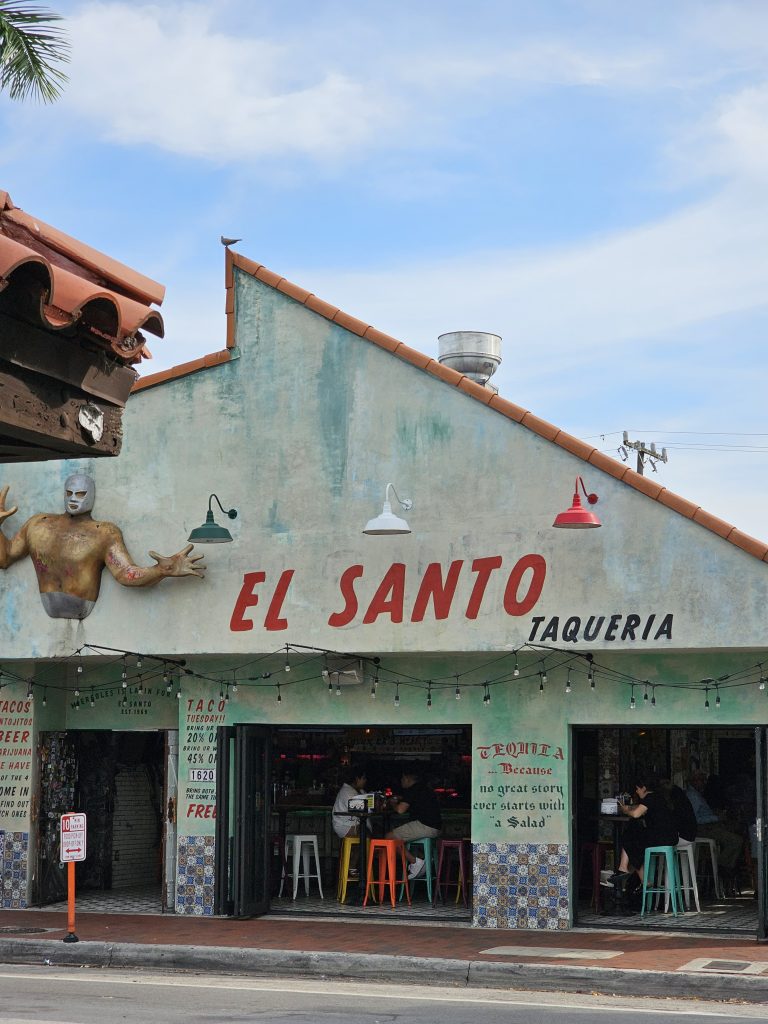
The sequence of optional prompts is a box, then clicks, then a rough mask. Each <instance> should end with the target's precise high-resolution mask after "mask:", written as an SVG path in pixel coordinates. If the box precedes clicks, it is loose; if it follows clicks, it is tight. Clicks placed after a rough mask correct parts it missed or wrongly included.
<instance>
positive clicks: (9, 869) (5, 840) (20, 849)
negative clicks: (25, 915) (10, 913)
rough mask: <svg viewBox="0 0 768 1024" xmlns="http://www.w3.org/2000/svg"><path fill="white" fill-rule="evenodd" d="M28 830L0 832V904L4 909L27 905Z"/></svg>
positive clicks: (22, 908)
mask: <svg viewBox="0 0 768 1024" xmlns="http://www.w3.org/2000/svg"><path fill="white" fill-rule="evenodd" d="M28 855H29V832H0V857H2V879H3V895H2V902H1V903H0V905H1V906H2V907H3V908H4V909H5V910H24V909H26V907H27V859H28Z"/></svg>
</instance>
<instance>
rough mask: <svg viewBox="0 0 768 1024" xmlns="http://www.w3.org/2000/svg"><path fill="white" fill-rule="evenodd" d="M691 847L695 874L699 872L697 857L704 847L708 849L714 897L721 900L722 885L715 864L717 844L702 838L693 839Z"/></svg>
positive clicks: (712, 840)
mask: <svg viewBox="0 0 768 1024" xmlns="http://www.w3.org/2000/svg"><path fill="white" fill-rule="evenodd" d="M693 846H694V850H695V854H696V855H695V858H694V859H695V864H696V873H697V874H698V871H699V857H700V855H701V851H702V848H703V847H705V846H707V847H709V856H710V858H711V859H712V878H713V880H714V883H715V896H716V897H717V899H719V900H721V899H723V895H724V893H723V883H722V882H721V881H720V870H719V868H718V864H717V843H716V842H715V840H714V839H704V838H703V837H702V838H699V839H694V841H693Z"/></svg>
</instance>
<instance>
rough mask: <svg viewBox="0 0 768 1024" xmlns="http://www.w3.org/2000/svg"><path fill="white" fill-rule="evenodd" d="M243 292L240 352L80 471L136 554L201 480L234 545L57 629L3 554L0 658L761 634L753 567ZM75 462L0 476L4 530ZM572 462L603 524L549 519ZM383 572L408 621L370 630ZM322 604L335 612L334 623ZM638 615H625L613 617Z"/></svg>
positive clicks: (468, 404)
mask: <svg viewBox="0 0 768 1024" xmlns="http://www.w3.org/2000/svg"><path fill="white" fill-rule="evenodd" d="M236 283H237V289H236V310H237V339H238V343H239V358H238V359H236V360H234V361H233V362H231V363H229V364H225V365H222V366H219V367H217V368H215V369H212V370H208V371H204V372H202V373H199V374H196V375H193V376H189V377H186V378H182V379H180V380H177V381H173V382H171V383H167V384H164V385H161V386H159V387H156V388H154V389H150V390H149V391H146V392H141V393H139V394H138V395H137V396H136V397H134V398H133V399H131V401H130V403H129V408H128V410H127V414H126V421H125V428H126V442H125V445H124V449H123V454H122V455H121V456H120V458H119V459H118V460H115V461H112V462H110V461H107V460H100V461H99V462H98V463H95V464H93V465H90V466H89V465H88V464H83V463H78V464H77V465H78V467H79V468H84V469H87V470H89V471H91V472H92V474H93V475H94V477H95V479H96V481H97V488H98V497H97V505H96V516H97V517H99V518H104V519H111V520H114V521H115V522H117V523H118V524H119V525H120V526H121V527H122V529H123V531H124V534H125V538H126V541H127V543H128V546H129V549H130V550H131V552H132V554H133V555H134V556H135V558H136V560H137V561H140V562H143V563H144V564H147V563H148V562H149V559H148V556H147V551H148V549H149V548H153V549H155V550H159V551H161V552H163V553H170V552H173V551H176V550H178V549H179V548H180V547H181V546H183V544H184V542H185V538H186V536H187V534H188V532H189V530H190V529H192V528H193V527H195V526H197V525H199V524H200V522H202V520H203V518H204V513H205V509H206V501H207V497H208V494H209V493H210V492H211V491H215V492H216V493H218V494H219V495H220V497H221V498H222V500H223V502H224V503H225V505H227V506H229V505H234V506H235V507H236V508H237V509H238V511H239V518H238V519H237V520H236V521H235V522H234V523H229V522H228V523H227V525H228V526H229V527H230V529H231V530H232V533H233V535H234V537H235V543H233V544H231V545H221V546H215V547H212V546H209V547H208V548H207V549H206V551H205V555H206V559H207V562H208V565H209V573H208V578H207V579H206V580H205V582H200V581H198V580H195V579H189V580H181V581H167V582H164V583H162V584H161V585H160V586H158V587H157V588H156V589H154V590H152V591H141V590H137V589H125V588H121V587H119V586H118V585H117V584H116V583H115V582H114V581H113V580H112V579H111V578H109V577H108V574H107V573H105V576H104V581H103V587H102V595H101V598H100V599H99V602H98V604H97V606H96V608H95V609H94V611H93V613H92V614H91V616H90V617H89V618H88V619H87V620H85V621H84V622H83V623H81V624H78V623H72V622H66V621H55V620H51V619H49V618H48V617H47V616H46V615H45V613H44V611H43V610H42V608H41V606H40V602H39V598H38V595H37V585H36V580H35V577H34V572H33V568H32V565H31V563H30V562H29V561H28V560H27V561H26V562H25V563H23V564H19V565H16V566H14V567H13V568H12V569H11V570H10V571H9V572H8V573H7V575H6V577H5V580H4V584H5V591H4V592H5V597H6V600H5V615H4V617H3V622H2V640H3V651H4V654H5V656H7V657H10V658H20V657H30V656H40V657H49V656H60V655H66V654H69V653H71V652H72V651H73V650H74V649H76V648H78V647H80V646H82V644H83V643H85V642H93V643H100V644H105V645H109V646H115V647H129V648H133V649H147V650H155V651H163V652H165V653H174V652H192V651H197V652H217V651H218V652H233V653H235V652H243V653H245V652H250V651H253V650H271V649H275V648H276V647H278V646H279V645H280V644H281V643H285V642H294V643H308V644H314V645H317V646H322V647H327V648H332V649H353V650H364V651H377V650H393V651H396V650H401V651H419V650H433V651H439V650H456V651H461V650H464V651H476V650H492V649H500V648H507V649H511V648H512V647H518V646H520V645H521V644H523V643H524V642H525V641H527V640H529V639H530V638H532V637H534V638H535V639H536V640H537V641H538V640H541V639H542V638H543V640H544V642H545V643H548V644H550V645H553V646H557V645H558V644H561V643H562V642H563V636H562V630H563V626H564V624H565V622H566V620H570V623H571V624H570V631H571V633H572V634H573V635H574V636H576V637H578V639H577V641H576V644H575V646H578V647H581V648H582V649H589V650H598V649H601V648H606V649H619V648H627V649H636V648H643V647H644V648H653V647H659V646H661V647H663V648H671V649H688V648H717V647H721V648H734V647H758V646H760V645H762V643H763V642H764V635H765V634H764V626H763V617H764V616H763V609H764V607H765V604H766V597H767V596H768V595H767V594H766V581H767V580H768V569H767V568H766V566H765V565H764V564H762V563H760V562H758V561H757V560H755V559H754V558H752V557H751V556H749V555H747V554H745V553H744V552H742V551H740V550H738V549H736V548H734V547H733V546H732V545H730V544H728V543H727V542H725V541H723V540H721V539H719V538H718V537H716V536H715V535H713V534H712V533H711V532H709V531H707V530H706V529H703V528H702V527H699V526H697V525H696V524H694V523H692V522H690V521H688V520H686V519H684V518H683V517H681V516H679V515H677V514H675V513H674V512H671V511H670V510H669V509H666V508H664V507H662V506H660V505H659V504H657V503H656V502H654V501H652V500H650V499H648V498H646V497H645V496H643V495H642V494H639V493H638V492H636V491H635V490H633V489H632V488H630V487H628V486H626V485H623V484H621V483H619V482H617V481H615V480H614V479H613V478H610V477H608V476H605V475H603V474H601V473H600V472H599V471H597V470H595V469H593V468H591V467H588V466H585V465H584V464H583V463H582V462H581V461H580V460H578V459H576V458H575V457H573V456H571V455H569V454H568V453H567V452H565V451H563V450H562V449H560V448H558V447H556V446H554V445H552V444H550V443H548V442H546V441H544V440H543V439H542V438H540V437H538V436H537V435H534V434H533V433H531V432H530V431H528V430H526V429H525V428H524V427H520V426H519V425H517V424H515V423H513V422H511V421H509V420H507V419H506V418H505V417H503V416H501V415H500V414H498V413H495V412H493V411H492V410H489V409H487V408H485V407H484V406H482V405H481V404H480V403H478V402H476V401H475V400H473V399H472V398H471V397H469V396H467V395H465V394H463V393H460V392H457V391H456V389H454V388H452V387H450V386H449V385H446V384H443V383H442V382H440V381H438V380H436V379H434V378H432V377H431V376H429V375H428V374H425V373H423V372H422V371H420V370H418V369H416V368H414V367H412V366H410V365H409V364H407V363H405V362H403V361H402V360H398V359H397V358H396V357H393V356H391V355H390V354H388V353H387V352H385V351H383V350H381V349H379V348H378V347H377V346H375V345H373V344H371V343H369V342H366V341H364V340H361V339H359V338H357V337H355V336H353V335H350V334H349V333H348V332H346V331H345V330H344V329H343V328H341V327H339V326H336V325H333V324H331V323H329V322H328V321H326V320H324V319H323V318H321V317H318V316H317V315H315V314H313V313H311V312H309V311H308V310H306V309H304V308H303V307H301V306H300V305H298V304H297V303H295V302H294V301H293V300H291V299H289V298H287V297H286V296H284V295H282V294H281V293H278V292H276V291H274V290H273V289H271V288H269V287H267V286H265V285H263V284H261V283H260V282H258V281H256V280H254V279H253V278H251V277H249V276H248V275H245V274H243V273H241V272H237V278H236ZM511 397H518V396H511ZM72 468H73V464H67V463H51V464H47V465H46V464H43V465H33V466H7V467H4V472H3V479H4V481H5V482H7V483H9V484H10V487H11V494H10V498H11V500H12V501H13V502H15V503H18V504H19V506H20V509H19V513H18V515H17V516H16V517H14V519H12V520H11V521H10V522H9V523H7V524H6V526H5V530H6V532H9V531H10V530H11V529H12V528H13V527H14V526H15V525H20V523H21V522H23V520H24V519H26V518H27V517H28V516H29V515H31V514H32V513H33V512H36V511H41V510H53V511H58V510H59V509H60V508H61V496H62V485H63V480H64V478H65V477H66V475H67V473H68V472H70V471H71V470H72ZM578 473H584V475H585V478H586V481H587V485H588V487H589V488H590V489H591V490H595V491H597V492H598V494H599V496H600V502H599V504H598V505H597V506H596V511H597V512H598V513H599V515H600V518H601V519H602V522H603V527H602V529H600V530H592V531H559V530H554V529H552V521H553V519H554V516H555V515H556V513H557V512H559V511H561V510H562V509H563V508H565V507H566V506H567V505H568V504H569V502H570V496H571V493H572V489H573V481H574V479H575V477H576V474H578ZM388 481H393V482H394V483H395V485H396V487H397V488H398V490H399V492H400V493H403V494H407V495H408V496H410V497H412V498H413V500H414V502H415V504H414V508H413V510H412V511H411V512H410V513H409V514H408V519H409V521H410V524H411V528H412V531H413V532H412V534H411V535H410V536H408V537H404V538H399V537H380V538H371V537H365V536H363V535H362V533H361V530H362V527H363V524H364V523H365V522H366V520H367V519H368V518H370V517H371V516H373V515H375V514H376V513H377V512H378V511H380V509H381V503H382V499H383V496H384V488H385V485H386V483H387V482H388ZM220 518H221V517H220ZM527 555H536V556H540V558H541V559H542V560H543V563H539V564H540V565H542V564H543V566H544V567H545V579H544V582H543V588H542V590H541V595H540V597H539V598H538V600H537V601H536V602H535V604H534V606H533V607H532V608H526V610H525V611H524V612H523V613H522V614H519V613H518V609H515V608H514V601H515V599H516V598H517V599H518V600H522V599H523V598H524V596H525V594H526V592H527V589H528V585H529V583H530V582H531V573H530V571H528V572H527V573H525V574H523V575H522V577H521V579H520V580H519V581H518V582H519V587H515V586H513V587H512V589H511V590H510V591H509V593H508V594H507V599H508V603H511V604H512V606H513V613H512V614H510V613H509V611H508V610H505V607H504V602H505V590H506V588H507V586H508V581H509V577H510V573H511V572H513V570H514V567H515V566H516V565H517V564H518V562H519V560H520V559H521V558H523V557H524V556H527ZM488 558H496V559H500V561H501V564H500V566H499V567H498V568H493V570H492V571H490V570H489V573H490V575H489V578H488V583H487V588H486V589H485V593H484V596H483V598H482V601H481V602H480V604H479V610H477V615H476V617H475V618H468V617H467V609H468V606H470V605H471V599H472V595H473V593H474V594H475V597H477V596H478V590H477V589H476V587H477V586H478V582H477V581H478V577H479V575H480V574H481V569H480V568H479V567H478V566H477V565H476V566H475V568H474V569H473V562H475V560H478V559H488ZM452 562H461V565H460V567H458V568H455V569H454V571H455V572H458V574H459V575H458V583H457V586H456V589H455V594H454V596H453V599H452V601H451V602H450V608H449V611H448V614H447V615H446V617H445V618H442V619H439V618H437V617H436V615H435V609H434V606H433V604H432V603H431V602H430V603H428V604H427V607H426V609H425V610H424V613H423V620H422V621H412V619H413V616H414V606H415V604H416V598H417V593H418V590H419V586H420V582H421V579H422V576H423V573H424V571H425V569H426V567H427V566H428V565H429V564H430V563H439V564H440V566H441V567H442V570H441V572H442V574H443V575H444V576H445V574H447V572H448V568H449V566H450V564H451V563H452ZM393 563H401V564H403V565H404V569H403V570H402V571H403V576H404V600H403V607H402V621H401V622H393V621H392V617H393V616H392V614H391V612H390V613H388V612H386V611H384V612H382V613H380V614H379V615H378V616H377V617H375V621H373V622H369V623H364V622H363V618H364V616H365V613H366V611H367V610H368V609H369V606H370V603H371V600H372V598H373V596H374V594H375V592H376V590H377V588H378V587H379V586H380V584H381V582H382V579H383V578H384V577H385V574H386V573H387V571H388V570H390V568H391V566H392V565H393ZM356 565H359V566H362V575H361V576H360V577H359V578H358V579H356V580H354V590H355V595H356V601H357V609H356V610H353V611H352V612H351V611H350V609H349V606H348V605H346V603H345V599H344V598H343V597H342V593H341V589H340V580H341V579H342V576H343V574H344V572H345V570H347V569H349V567H351V566H356ZM289 570H293V574H292V576H291V578H290V582H289V583H288V586H287V592H286V594H285V597H284V600H282V602H280V603H279V608H278V607H277V606H276V605H275V607H274V608H273V611H274V613H275V614H274V616H273V618H274V619H275V620H276V621H277V624H278V626H279V627H282V628H272V629H268V628H266V627H265V619H267V614H268V611H269V607H270V603H271V601H272V598H273V595H274V592H275V589H276V588H277V587H278V583H279V581H280V580H281V576H282V574H284V573H286V571H289ZM541 571H544V570H541ZM258 573H263V574H264V578H263V580H261V579H259V578H258V577H255V576H252V577H250V578H249V583H248V585H247V587H246V596H247V595H251V594H253V595H255V597H256V599H257V600H258V604H255V605H252V606H251V607H248V608H246V609H244V610H242V614H240V615H239V616H237V617H236V618H237V620H238V623H237V624H239V626H240V627H241V628H240V629H235V630H233V629H232V628H231V625H232V622H231V620H232V615H233V611H234V609H235V606H236V602H237V598H238V594H239V593H240V591H241V587H242V585H243V579H244V576H245V575H246V574H258ZM282 578H283V582H284V583H286V582H287V578H286V577H284V576H282ZM256 580H258V582H255V581H256ZM395 583H397V581H395ZM523 603H524V602H523ZM345 607H346V608H347V614H346V615H345V614H342V613H343V611H344V609H345ZM334 613H336V615H337V616H338V617H340V618H341V619H347V618H348V619H349V621H348V622H346V623H345V625H343V626H341V627H336V628H334V627H333V626H331V625H329V619H330V618H331V616H332V615H333V614H334ZM371 614H373V613H371ZM670 614H671V615H672V616H673V620H672V622H671V624H670V622H669V620H667V622H666V625H665V628H664V629H663V631H662V634H661V635H660V636H657V634H658V632H659V627H660V626H661V624H662V623H663V622H664V620H665V617H666V616H668V615H670ZM612 615H614V616H616V619H615V620H614V622H613V627H611V618H610V617H611V616H612ZM629 615H636V616H637V617H638V620H639V624H638V625H637V626H636V627H635V628H634V629H630V630H626V629H625V627H626V625H627V617H628V616H629ZM651 615H654V616H656V618H655V620H654V621H653V622H652V623H651V624H650V625H648V623H649V617H650V616H651ZM555 616H556V617H557V618H558V622H557V623H553V622H552V619H553V617H555ZM590 616H593V619H592V622H591V623H589V618H590ZM600 616H603V617H604V618H603V620H602V623H600V621H599V620H600ZM535 617H540V621H538V622H536V623H535V622H534V619H535ZM575 618H578V619H579V623H578V625H576V624H575ZM279 620H283V622H280V621H279ZM337 621H338V619H337ZM251 622H252V624H253V626H252V628H250V629H249V628H247V626H248V624H249V623H251ZM272 625H274V623H272ZM534 627H535V629H534ZM585 627H587V628H588V630H589V632H588V636H590V637H591V638H590V639H589V640H586V639H584V629H585ZM646 627H647V632H646ZM670 634H671V639H670ZM643 635H645V638H644V639H643ZM633 636H634V639H632V637H633ZM592 637H593V638H592ZM622 637H623V639H622Z"/></svg>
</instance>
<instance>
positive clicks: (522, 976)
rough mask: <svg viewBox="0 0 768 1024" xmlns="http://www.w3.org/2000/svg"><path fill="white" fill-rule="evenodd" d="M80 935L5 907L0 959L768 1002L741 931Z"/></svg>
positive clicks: (755, 957)
mask: <svg viewBox="0 0 768 1024" xmlns="http://www.w3.org/2000/svg"><path fill="white" fill-rule="evenodd" d="M41 929H44V931H41ZM76 930H77V935H78V937H79V938H80V940H81V941H80V942H78V943H72V944H66V943H63V942H62V941H61V940H62V939H63V937H64V935H65V934H66V915H65V914H62V913H52V912H47V911H12V910H4V911H2V912H0V934H1V935H2V937H1V939H0V961H2V962H4V963H27V964H41V965H43V964H45V965H48V964H50V965H53V966H63V965H67V964H71V965H75V964H88V965H91V966H102V967H134V968H139V967H143V968H151V969H154V970H170V969H174V970H189V971H195V972H202V971H211V972H216V973H232V974H251V975H253V974H261V975H265V976H282V977H284V976H285V975H287V974H294V975H301V976H303V977H332V978H333V979H334V980H340V979H344V978H350V979H352V978H362V979H365V980H368V981H371V980H377V981H381V980H382V979H386V978H391V977H395V976H396V977H397V980H398V983H402V982H403V981H410V982H412V983H418V984H434V985H452V986H460V987H467V986H473V987H490V988H516V989H534V990H547V991H555V990H556V991H570V992H576V991H581V992H600V993H616V994H622V995H638V996H657V997H658V996H675V997H677V998H680V997H684V998H685V997H687V998H698V999H713V1000H721V999H722V1000H730V999H736V1000H744V1001H748V1002H768V945H763V944H758V943H757V942H756V941H754V940H753V939H747V938H744V937H741V938H721V937H718V936H712V935H701V936H695V935H690V934H688V935H681V934H669V933H664V934H662V933H660V932H654V933H648V932H646V933H639V932H619V931H612V932H608V931H598V930H591V929H589V930H587V929H583V930H578V931H570V932H537V931H530V932H529V931H498V930H496V929H479V928H468V927H445V926H431V925H428V924H425V925H407V924H406V925H404V924H394V923H393V924H390V923H388V922H387V921H386V920H381V919H376V920H370V921H338V920H327V919H318V918H302V919H299V920H297V919H295V918H290V919H288V918H280V917H262V918H256V919H253V920H247V921H237V920H232V919H219V918H200V917H194V918H193V917H176V916H175V915H167V916H151V915H109V914H90V913H89V914H85V913H82V914H79V915H78V917H77V925H76ZM735 977H738V981H737V982H736V983H734V978H735Z"/></svg>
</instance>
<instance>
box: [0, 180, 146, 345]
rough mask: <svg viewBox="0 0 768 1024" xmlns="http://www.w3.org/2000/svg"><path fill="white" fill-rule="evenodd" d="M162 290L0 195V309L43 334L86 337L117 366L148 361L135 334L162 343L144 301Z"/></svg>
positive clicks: (144, 342) (142, 343) (133, 271)
mask: <svg viewBox="0 0 768 1024" xmlns="http://www.w3.org/2000/svg"><path fill="white" fill-rule="evenodd" d="M164 296H165V289H164V287H163V286H162V285H161V284H158V283H157V282H156V281H153V280H151V278H148V277H145V276H144V275H142V274H139V273H138V272H136V271H135V270H132V269H131V268H130V267H127V266H125V265H124V264H122V263H119V262H118V261H117V260H113V259H111V257H109V256H106V255H104V254H103V253H100V252H98V250H96V249H92V248H91V247H90V246H87V245H85V244H84V243H82V242H79V241H78V240H77V239H74V238H71V237H70V236H69V235H66V234H64V233H63V232H61V231H58V230H57V229H56V228H53V227H51V226H50V225H48V224H45V223H44V222H42V221H39V220H37V219H36V218H33V217H31V216H30V215H29V214H27V213H25V212H24V211H23V210H19V209H18V208H16V207H15V206H14V205H13V203H12V202H11V199H10V197H9V196H8V193H7V192H0V305H1V306H2V308H3V309H4V310H5V311H6V312H9V313H11V314H12V315H13V316H16V317H17V318H19V319H22V320H26V321H27V322H29V323H32V324H34V325H35V326H38V327H42V328H43V329H44V330H46V331H49V332H51V331H52V332H57V333H64V334H67V335H69V336H72V335H76V336H79V337H85V338H90V339H92V340H93V341H94V342H95V343H96V344H97V345H99V346H100V347H102V348H106V349H108V350H109V351H111V353H112V354H113V355H114V356H115V357H116V358H117V359H118V360H119V361H121V362H123V363H135V362H139V361H140V360H141V359H142V358H149V356H150V353H149V352H148V351H147V349H146V341H145V339H144V337H143V335H142V333H141V332H142V331H147V332H148V333H150V334H154V335H156V336H157V337H160V338H162V337H163V333H164V327H163V320H162V317H161V315H160V313H159V312H158V311H157V310H156V309H153V308H152V303H157V304H159V303H161V302H162V300H163V298H164Z"/></svg>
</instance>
